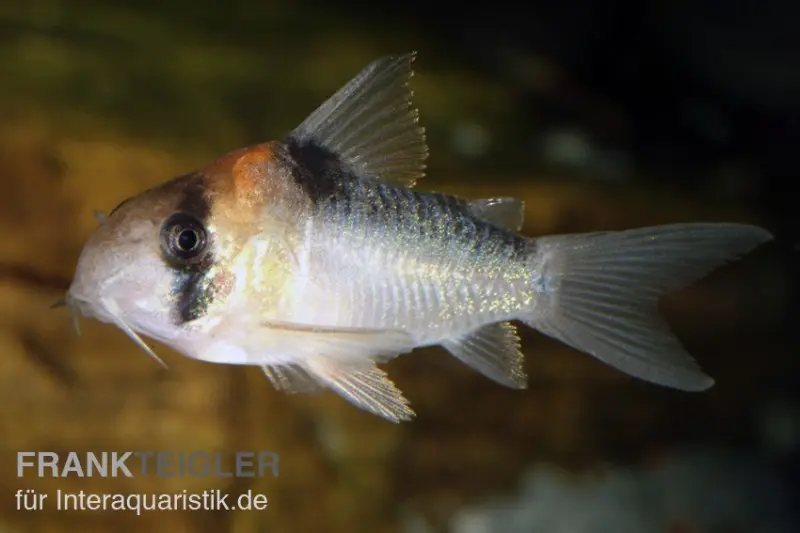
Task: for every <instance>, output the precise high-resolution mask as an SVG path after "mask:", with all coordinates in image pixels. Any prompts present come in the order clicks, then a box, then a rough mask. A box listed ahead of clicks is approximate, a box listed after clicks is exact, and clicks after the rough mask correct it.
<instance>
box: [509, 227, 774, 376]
mask: <svg viewBox="0 0 800 533" xmlns="http://www.w3.org/2000/svg"><path fill="white" fill-rule="evenodd" d="M771 239H772V235H771V234H770V233H769V232H767V231H766V230H764V229H762V228H759V227H755V226H750V225H745V224H726V223H700V224H674V225H665V226H656V227H648V228H640V229H633V230H627V231H611V232H601V233H586V234H576V235H562V236H549V237H542V238H538V239H536V240H535V243H536V246H535V252H534V253H533V254H532V256H531V259H530V261H531V268H532V270H533V271H534V272H535V274H534V276H533V278H532V282H533V285H534V289H533V290H534V291H535V293H536V296H535V297H534V298H533V303H532V307H531V308H530V309H529V311H528V312H527V313H525V314H523V315H522V316H520V317H519V318H520V320H521V321H522V322H524V323H525V324H526V325H528V326H530V327H532V328H534V329H536V330H538V331H540V332H542V333H544V334H546V335H548V336H550V337H553V338H555V339H558V340H560V341H562V342H564V343H565V344H567V345H569V346H572V347H573V348H575V349H577V350H580V351H582V352H584V353H587V354H590V355H593V356H594V357H596V358H598V359H600V360H601V361H603V362H605V363H606V364H608V365H610V366H612V367H615V368H617V369H618V370H621V371H623V372H625V373H627V374H629V375H631V376H634V377H637V378H639V379H643V380H646V381H650V382H652V383H656V384H659V385H662V386H667V387H672V388H676V389H682V390H687V391H699V390H705V389H707V388H709V387H711V386H712V385H713V384H714V380H713V379H712V378H711V377H709V376H708V375H706V374H705V373H704V372H703V371H702V370H701V369H700V367H699V365H698V364H697V363H696V361H695V360H694V359H693V358H692V357H691V356H690V355H689V354H688V353H687V352H686V351H685V350H684V348H683V346H682V345H681V343H680V341H679V340H678V339H677V338H676V337H675V335H674V334H673V333H672V332H671V331H670V329H669V326H668V325H667V324H666V322H665V321H664V320H663V319H662V318H661V316H660V315H659V311H658V303H659V300H660V298H661V297H662V296H663V295H664V294H666V293H668V292H670V291H673V290H676V289H679V288H681V287H684V286H687V285H689V284H690V283H692V282H694V281H697V280H699V279H700V278H702V277H704V276H705V275H706V274H708V273H709V272H711V271H712V270H713V269H714V268H716V267H718V266H721V265H723V264H724V263H726V262H729V261H732V260H735V259H737V258H739V257H741V256H743V255H744V254H746V253H748V252H750V251H751V250H753V249H755V248H756V247H757V246H759V245H760V244H762V243H765V242H767V241H769V240H771Z"/></svg>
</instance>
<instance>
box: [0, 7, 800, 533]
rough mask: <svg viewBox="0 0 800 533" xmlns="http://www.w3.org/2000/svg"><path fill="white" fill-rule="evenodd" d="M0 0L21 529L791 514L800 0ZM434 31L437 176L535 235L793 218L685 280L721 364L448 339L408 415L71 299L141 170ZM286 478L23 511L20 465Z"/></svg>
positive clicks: (10, 406) (409, 384)
mask: <svg viewBox="0 0 800 533" xmlns="http://www.w3.org/2000/svg"><path fill="white" fill-rule="evenodd" d="M528 4H529V5H526V6H525V7H524V8H523V7H522V5H521V4H515V3H511V2H508V1H507V0H497V1H495V2H492V3H491V4H487V5H484V4H475V5H474V6H469V5H467V4H458V5H449V4H445V3H442V2H436V1H427V2H416V1H413V0H412V1H406V2H402V3H401V2H388V3H367V2H350V3H326V2H290V1H289V0H263V1H255V0H254V1H246V0H239V1H231V2H223V1H221V0H193V1H188V0H166V1H161V2H157V1H154V0H142V1H138V2H135V1H108V2H101V1H98V0H86V1H68V0H28V1H25V2H22V1H16V0H5V1H3V2H2V3H0V183H2V194H0V234H1V235H2V238H0V358H1V359H0V360H1V361H2V363H0V380H2V384H1V386H0V391H1V392H2V394H3V402H2V407H0V424H2V431H3V433H2V435H3V440H4V442H3V444H2V456H0V459H1V460H0V533H5V532H6V531H8V532H42V533H50V532H66V531H70V532H71V531H75V532H87V533H89V532H108V531H116V532H120V533H121V532H123V531H137V532H139V531H153V532H156V531H159V532H160V531H165V532H166V531H169V532H171V533H175V532H183V531H186V532H209V533H210V532H214V533H228V532H231V533H234V532H235V533H256V532H267V531H269V532H291V533H305V532H314V533H317V532H340V531H347V532H352V533H355V532H362V531H363V532H365V533H366V532H369V533H377V532H384V533H390V532H391V533H401V532H402V533H428V532H431V533H433V532H435V533H439V532H452V533H488V532H499V533H517V532H519V533H522V532H525V533H532V532H539V531H542V532H547V533H560V532H565V533H567V532H568V533H584V532H586V533H589V532H592V533H595V532H596V533H600V532H614V533H622V532H631V533H650V532H668V533H677V532H692V533H694V532H696V533H705V532H756V531H758V532H769V533H771V532H781V533H782V532H784V531H786V532H790V531H797V530H800V525H799V524H800V522H798V521H797V518H796V517H795V516H793V515H792V510H793V506H794V505H795V503H794V502H795V501H796V500H793V499H792V498H794V496H795V493H796V489H797V486H798V485H797V483H798V467H797V465H798V463H797V457H798V456H797V451H798V443H799V442H800V407H799V406H800V404H799V403H798V401H799V398H800V394H798V393H797V388H796V387H797V384H798V381H797V370H798V358H797V351H798V345H799V344H798V338H797V333H796V331H797V327H796V316H797V309H798V303H797V302H798V298H797V252H796V251H795V250H794V249H793V247H794V246H795V245H796V243H797V242H798V236H797V216H796V209H797V207H796V205H795V204H796V198H797V195H795V194H792V192H791V191H792V187H793V186H794V182H796V178H797V170H796V169H797V156H796V153H797V146H798V143H797V141H798V140H800V135H799V132H800V121H798V117H800V99H798V97H797V95H798V94H800V63H799V62H798V60H797V57H800V56H798V55H797V51H798V50H800V38H798V34H797V33H796V31H795V30H794V26H795V24H794V22H795V21H796V20H798V19H797V15H798V14H800V9H799V8H798V7H796V5H795V4H792V3H790V2H788V1H787V2H779V1H777V0H770V1H765V0H761V1H759V2H751V1H745V0H738V1H734V2H729V3H728V4H726V5H727V6H728V7H727V8H726V9H725V10H724V13H720V12H719V9H717V8H716V7H714V5H713V3H712V2H707V1H701V2H688V1H674V2H671V3H669V7H665V6H662V5H660V3H656V2H634V1H610V0H605V1H601V0H598V1H595V2H589V1H588V0H570V1H564V2H555V1H538V2H536V1H534V2H530V3H528ZM410 50H418V51H419V55H418V59H417V62H416V71H417V74H416V76H415V77H414V79H413V82H412V83H413V86H414V89H415V91H416V103H417V104H418V106H419V108H420V112H421V117H422V121H423V123H424V125H425V126H426V128H427V129H428V134H429V144H430V147H431V152H432V156H431V159H430V166H429V169H430V172H429V177H428V178H426V179H425V180H424V181H423V182H421V183H420V185H419V187H424V188H433V189H440V190H447V191H450V192H456V193H459V194H463V195H466V196H471V197H478V196H484V195H516V196H519V197H521V198H523V199H524V200H525V201H526V202H527V223H526V227H525V232H526V233H527V234H530V235H539V234H547V233H554V232H572V231H593V230H600V229H622V228H627V227H635V226H642V225H647V224H655V223H668V222H676V221H689V220H697V221H700V220H729V221H751V222H756V223H760V224H764V225H766V226H767V227H768V228H770V229H771V230H773V231H774V232H775V233H776V235H778V236H779V242H778V243H777V244H775V245H772V246H767V247H765V248H764V249H762V250H760V251H759V252H758V253H756V254H754V255H753V256H752V257H750V258H748V259H747V260H746V261H743V262H741V263H738V264H736V265H735V266H732V267H730V268H726V269H724V270H721V271H719V272H717V273H715V274H714V275H712V276H710V277H709V278H707V279H706V280H704V281H703V282H702V283H698V284H697V285H695V286H693V287H691V288H688V289H686V290H685V291H681V292H680V293H677V294H674V295H671V296H670V297H669V298H668V299H667V301H665V306H664V308H665V313H666V314H667V316H668V317H669V319H670V322H671V323H672V324H673V326H674V329H675V330H676V332H677V333H678V334H679V335H680V336H681V338H682V339H683V340H684V341H685V343H686V345H687V347H688V348H689V350H690V351H691V352H692V353H693V354H694V355H695V356H696V357H697V358H698V360H699V361H701V364H702V365H703V367H704V368H705V369H706V370H707V371H708V372H709V373H710V374H711V375H712V376H714V377H715V378H716V379H717V385H716V386H715V387H714V388H713V389H711V390H710V391H709V392H707V393H703V394H689V393H682V392H677V391H671V390H665V389H661V388H659V387H656V386H653V385H649V384H646V383H642V382H638V381H634V380H632V379H630V378H628V377H626V376H624V375H622V374H620V373H618V372H616V371H614V370H611V369H609V368H607V367H605V366H603V365H602V364H601V363H599V362H597V361H595V360H593V359H591V358H589V357H587V356H584V355H581V354H578V353H576V352H574V351H573V350H570V349H568V348H566V347H564V346H563V345H560V344H558V343H556V342H554V341H550V340H548V339H546V338H544V337H543V336H540V335H538V334H535V333H533V332H528V333H527V334H526V337H525V338H524V339H523V343H524V349H525V351H526V355H527V356H528V360H527V370H528V372H529V374H530V387H529V389H528V390H527V391H522V392H520V391H510V390H505V389H502V388H500V387H498V386H496V385H494V384H493V383H492V382H490V381H488V380H486V379H485V378H482V377H480V376H478V375H477V374H475V373H474V372H472V371H471V370H469V369H467V368H465V367H463V366H461V365H459V364H458V363H457V362H455V361H454V360H452V359H451V358H450V357H449V356H447V355H446V354H444V353H443V352H440V351H437V350H431V351H420V352H418V353H414V354H412V355H409V356H406V357H403V358H401V359H399V360H397V361H394V362H392V363H391V364H389V365H388V370H389V372H390V374H391V376H392V377H393V378H395V380H396V382H397V384H398V385H399V386H400V388H401V389H402V390H403V391H405V393H406V395H407V396H408V397H409V399H410V400H411V402H412V406H413V407H414V408H415V409H416V411H417V412H418V414H419V417H418V419H417V420H415V421H414V422H412V423H409V424H405V425H401V426H395V425H392V424H389V423H387V422H385V421H382V420H381V419H378V418H376V417H371V416H370V415H368V414H365V413H363V412H360V411H358V410H356V409H354V408H352V407H351V406H350V405H349V404H346V403H345V402H344V401H342V400H340V399H339V398H338V397H336V396H335V395H333V394H332V393H330V394H329V393H326V394H324V395H322V396H318V397H316V396H315V397H301V396H285V395H283V394H281V393H278V392H276V391H274V390H273V389H272V387H271V385H270V384H269V382H268V381H267V380H266V379H265V378H264V376H263V375H262V374H261V372H260V371H259V370H258V369H243V368H238V367H237V368H229V367H224V366H213V365H210V364H205V363H201V362H197V361H192V360H188V359H186V358H184V357H181V356H180V355H178V354H175V353H173V352H170V351H169V350H168V349H166V348H164V347H163V346H160V345H156V351H157V352H158V353H159V354H160V355H162V356H163V357H164V359H165V360H166V362H167V364H168V365H169V366H170V369H169V371H167V372H164V371H162V370H161V369H160V368H159V367H158V366H157V365H156V364H155V363H154V362H153V361H152V360H151V359H149V358H147V357H146V356H145V355H144V354H143V353H142V352H141V351H140V349H139V348H137V347H136V346H135V345H134V344H133V343H132V342H130V341H129V340H128V339H127V338H126V337H125V336H124V334H123V333H122V332H120V331H119V330H117V329H115V328H113V327H111V326H108V325H101V324H98V323H95V322H91V321H86V320H83V321H81V329H82V332H83V334H82V336H80V337H79V336H77V335H76V333H75V331H74V330H73V328H72V322H71V321H70V318H69V316H68V314H67V312H66V311H64V310H63V309H61V310H51V309H49V308H48V307H49V306H50V304H52V303H53V302H54V301H56V300H57V299H58V298H60V297H61V296H62V294H63V292H64V291H65V290H66V287H67V285H68V283H69V280H70V277H71V275H72V272H73V268H74V266H75V263H76V260H77V257H78V254H79V253H80V250H81V247H82V245H83V243H84V242H85V240H86V238H87V237H88V236H89V234H90V233H91V232H92V230H93V229H94V227H95V225H96V222H95V220H94V218H93V210H94V209H97V210H100V211H106V212H108V211H109V210H111V208H113V207H114V206H115V205H117V204H118V203H119V202H120V201H121V200H122V199H124V198H126V197H128V196H130V195H132V194H135V193H137V192H139V191H141V190H143V189H144V188H146V187H148V186H151V185H155V184H157V183H160V182H162V181H164V180H167V179H169V178H170V177H172V176H175V175H177V174H180V173H183V172H186V171H188V170H192V169H194V168H197V167H200V166H203V165H205V164H207V163H209V162H210V161H211V160H212V159H213V158H215V157H216V156H218V155H221V154H222V153H224V152H227V151H229V150H232V149H235V148H238V147H240V146H243V145H247V144H251V143H256V142H260V141H263V140H266V139H271V138H278V137H280V136H282V135H283V134H284V133H285V132H287V131H289V130H290V129H292V128H293V127H294V126H295V125H296V124H297V123H299V122H300V121H301V120H302V119H303V118H304V117H305V116H306V114H307V113H309V112H310V111H311V110H313V109H314V108H315V107H316V106H317V105H318V104H319V103H321V102H322V101H323V100H324V99H325V98H327V97H328V96H329V95H330V94H331V93H332V92H334V91H335V90H336V89H338V88H339V87H340V86H341V85H342V84H344V83H345V82H346V81H348V80H349V79H350V78H351V77H352V76H353V75H354V74H355V73H356V72H358V70H360V69H361V68H362V67H363V66H365V65H366V64H367V63H368V62H370V61H372V60H373V59H376V58H377V57H379V56H382V55H385V54H391V53H400V52H406V51H410ZM129 449H130V450H177V451H193V450H207V451H214V450H228V451H231V450H270V451H275V452H277V453H279V454H280V456H281V470H280V477H279V478H278V479H273V478H271V477H266V478H264V479H250V480H241V479H240V480H238V481H236V482H234V483H231V482H230V480H226V479H216V480H215V479H202V478H199V479H198V478H171V479H167V480H164V479H162V480H157V479H153V478H149V479H141V478H135V479H128V478H116V479H98V478H92V479H80V478H75V477H73V478H70V479H36V478H35V477H32V476H28V477H25V478H23V479H19V478H17V476H16V456H15V454H16V451H19V450H31V451H44V450H50V451H63V452H66V451H89V450H91V451H102V450H129ZM27 488H32V489H36V490H38V491H47V492H50V493H52V492H54V491H55V490H56V489H59V488H60V489H63V490H81V489H84V490H87V491H93V492H105V493H109V492H165V491H179V490H181V489H188V490H192V491H200V490H203V489H205V488H220V489H223V490H224V491H227V492H230V493H234V494H235V493H242V492H244V491H247V490H253V491H256V492H260V493H263V494H266V495H267V496H268V498H269V502H270V504H269V508H268V509H267V510H266V511H263V512H260V513H256V512H240V513H221V512H219V513H202V512H185V513H181V512H146V513H145V514H144V515H143V516H141V517H138V518H137V517H135V516H132V515H131V514H130V513H125V512H106V513H101V512H86V513H65V512H56V511H54V510H53V509H52V508H51V509H45V510H44V511H41V512H33V511H30V512H20V511H17V510H16V501H15V498H14V494H15V493H16V491H17V490H18V489H27Z"/></svg>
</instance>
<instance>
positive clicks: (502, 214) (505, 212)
mask: <svg viewBox="0 0 800 533" xmlns="http://www.w3.org/2000/svg"><path fill="white" fill-rule="evenodd" d="M469 209H470V211H471V212H472V214H473V215H475V216H476V217H478V218H482V219H484V220H487V221H489V222H491V223H492V224H495V225H497V226H500V227H501V228H506V229H510V230H514V231H520V230H521V229H522V226H523V224H524V222H525V202H523V201H522V200H517V199H516V198H511V197H499V198H483V199H481V200H474V201H472V202H470V203H469Z"/></svg>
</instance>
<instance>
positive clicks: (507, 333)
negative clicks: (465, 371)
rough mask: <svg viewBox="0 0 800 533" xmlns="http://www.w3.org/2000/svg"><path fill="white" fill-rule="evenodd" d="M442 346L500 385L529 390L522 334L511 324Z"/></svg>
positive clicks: (485, 330)
mask: <svg viewBox="0 0 800 533" xmlns="http://www.w3.org/2000/svg"><path fill="white" fill-rule="evenodd" d="M441 345H442V347H444V348H445V349H446V350H447V351H448V352H450V353H451V354H452V355H453V356H454V357H456V358H457V359H458V360H460V361H461V362H462V363H464V364H466V365H467V366H469V367H471V368H473V369H474V370H476V371H478V372H480V373H481V374H483V375H484V376H486V377H488V378H490V379H492V380H494V381H496V382H497V383H499V384H501V385H504V386H506V387H510V388H514V389H524V388H526V387H527V381H528V377H527V374H526V373H525V369H524V367H523V361H524V358H523V355H522V351H521V350H520V339H519V335H518V334H517V328H516V327H515V326H514V325H513V324H511V323H510V322H499V323H497V324H491V325H488V326H483V327H482V328H480V329H478V330H476V331H474V332H473V333H470V334H469V335H467V336H464V337H461V338H457V339H449V340H446V341H443V342H442V343H441Z"/></svg>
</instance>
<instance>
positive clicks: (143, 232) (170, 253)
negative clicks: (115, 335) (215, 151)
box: [65, 143, 302, 356]
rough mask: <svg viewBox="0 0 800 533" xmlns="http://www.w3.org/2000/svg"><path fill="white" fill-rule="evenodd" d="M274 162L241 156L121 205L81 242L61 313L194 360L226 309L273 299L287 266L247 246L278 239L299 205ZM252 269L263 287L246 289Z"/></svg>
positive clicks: (272, 151)
mask: <svg viewBox="0 0 800 533" xmlns="http://www.w3.org/2000/svg"><path fill="white" fill-rule="evenodd" d="M280 152H281V150H280V145H277V144H274V143H271V144H266V143H265V144H264V145H257V146H255V147H250V148H246V149H242V150H238V151H236V152H232V153H230V154H228V155H226V156H223V157H222V158H220V159H219V160H217V161H216V162H214V163H213V164H212V165H210V166H208V167H206V168H204V169H202V170H198V171H195V172H193V173H190V174H186V175H184V176H180V177H177V178H174V179H173V180H171V181H168V182H166V183H164V184H162V185H160V186H157V187H154V188H152V189H149V190H146V191H144V192H142V193H141V194H139V195H137V196H134V197H132V198H129V199H127V200H125V201H123V202H122V203H121V204H120V205H119V206H117V208H115V209H114V210H113V211H112V212H111V213H110V214H109V215H108V216H106V217H103V218H102V220H99V226H98V227H97V229H96V230H95V232H94V233H93V234H92V235H91V236H90V238H89V239H88V241H87V242H86V244H85V246H84V248H83V250H82V252H81V254H80V257H79V259H78V264H77V267H76V270H75V275H74V277H73V280H72V283H71V285H70V287H69V290H68V292H67V296H66V298H65V301H66V304H67V305H68V306H69V307H70V309H71V310H73V312H75V311H80V313H81V314H82V315H84V316H87V317H90V318H94V319H97V320H99V321H101V322H107V323H113V324H115V325H116V326H117V327H119V328H120V329H122V330H123V331H125V332H126V333H127V334H128V335H129V336H130V337H131V338H133V339H134V340H135V341H136V342H137V343H139V344H140V345H143V343H142V341H141V339H139V338H138V335H137V334H141V335H144V336H147V337H150V338H154V339H156V340H159V341H162V342H165V343H166V344H168V345H171V346H172V347H173V348H176V349H177V350H179V351H181V352H182V353H184V354H186V355H190V356H193V355H194V354H193V353H192V352H193V351H197V350H199V349H200V348H199V347H201V345H203V344H204V343H207V341H208V339H209V338H210V337H211V336H212V335H211V333H212V332H211V329H212V325H214V324H218V323H219V322H220V321H221V320H222V319H223V317H224V316H225V314H226V313H228V314H230V313H229V311H230V309H231V306H232V305H233V304H232V303H231V302H232V301H234V300H235V301H237V302H239V304H237V305H241V306H243V307H246V308H248V309H249V310H250V311H253V309H254V307H253V302H254V301H255V302H257V303H259V304H264V301H265V300H267V297H266V296H265V295H267V294H269V295H273V296H275V297H276V298H277V297H278V296H279V292H280V291H279V287H280V286H281V285H282V284H283V282H284V279H283V278H284V277H285V276H283V275H277V274H275V275H273V273H277V272H281V273H285V268H284V267H285V265H286V264H287V260H286V258H285V257H278V256H277V255H276V259H275V262H277V263H279V264H280V265H281V268H277V269H276V268H271V266H270V264H268V260H267V259H265V258H264V257H263V254H261V255H259V254H257V253H254V249H255V247H254V245H253V243H254V242H259V240H261V241H262V242H263V240H264V239H270V238H271V239H277V238H280V237H282V236H283V235H284V234H285V233H286V227H287V226H286V220H287V217H289V218H295V217H294V215H292V216H289V214H297V213H298V212H299V209H300V207H301V204H302V202H301V201H298V198H299V195H298V194H296V193H295V192H296V187H295V186H294V185H293V183H292V181H291V179H292V178H291V172H290V171H289V170H287V169H288V168H289V167H290V165H288V164H287V163H286V162H285V161H283V160H282V159H281V155H280ZM256 269H259V270H260V271H261V272H263V273H266V274H265V275H264V276H261V277H266V278H269V279H267V281H265V282H263V283H261V284H259V285H256V284H254V283H249V284H245V283H243V281H244V280H246V279H248V276H249V278H250V279H252V278H253V277H254V276H252V275H251V274H252V272H253V271H254V270H256ZM267 274H269V275H267ZM270 275H271V276H272V277H270ZM242 301H244V302H245V304H246V305H245V304H242ZM264 305H266V304H264ZM248 306H249V307H248Z"/></svg>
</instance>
